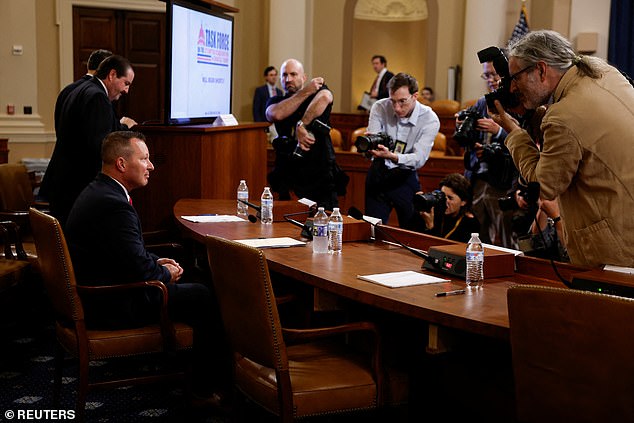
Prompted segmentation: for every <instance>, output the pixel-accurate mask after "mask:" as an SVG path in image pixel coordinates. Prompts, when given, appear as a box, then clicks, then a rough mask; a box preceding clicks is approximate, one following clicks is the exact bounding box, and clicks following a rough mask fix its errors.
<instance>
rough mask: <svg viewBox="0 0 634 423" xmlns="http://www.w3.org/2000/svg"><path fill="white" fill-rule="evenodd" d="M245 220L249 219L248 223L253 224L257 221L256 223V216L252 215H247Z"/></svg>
mask: <svg viewBox="0 0 634 423" xmlns="http://www.w3.org/2000/svg"><path fill="white" fill-rule="evenodd" d="M247 219H249V222H251V223H255V222H257V221H258V218H257V216H255V215H252V214H250V215H248V216H247Z"/></svg>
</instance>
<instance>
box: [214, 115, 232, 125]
mask: <svg viewBox="0 0 634 423" xmlns="http://www.w3.org/2000/svg"><path fill="white" fill-rule="evenodd" d="M237 124H238V120H237V119H236V118H235V116H234V115H232V114H228V115H220V116H218V117H217V118H216V120H214V123H213V125H211V126H236V125H237Z"/></svg>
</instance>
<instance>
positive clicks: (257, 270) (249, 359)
mask: <svg viewBox="0 0 634 423" xmlns="http://www.w3.org/2000/svg"><path fill="white" fill-rule="evenodd" d="M206 242H207V254H208V258H209V263H210V267H211V272H212V279H213V284H214V288H215V292H216V295H217V298H218V303H219V305H220V312H221V315H222V320H223V323H224V325H225V331H226V333H227V337H228V339H229V343H230V346H231V350H232V353H233V360H234V374H235V381H234V382H235V386H236V387H237V389H238V390H239V391H241V392H242V393H243V394H244V395H246V396H247V397H248V398H250V399H252V400H253V401H254V402H256V403H258V404H259V405H260V406H262V407H264V408H265V409H267V410H268V411H270V412H271V413H273V414H275V415H277V416H279V419H280V421H282V422H290V421H293V420H294V419H296V418H301V417H308V416H315V415H324V414H332V413H338V412H348V411H355V410H363V409H372V408H376V407H378V406H380V405H382V375H381V361H380V350H379V338H378V334H377V332H376V329H375V327H374V325H372V324H371V323H367V322H359V323H350V324H346V325H341V326H336V327H330V328H319V329H283V328H282V327H281V325H280V320H279V315H278V310H277V306H276V303H275V297H274V295H273V290H272V288H271V280H270V277H269V271H268V266H267V262H266V258H265V257H264V254H263V253H262V251H261V250H258V249H255V248H251V247H247V246H245V245H243V244H239V243H236V242H233V241H229V240H225V239H222V238H217V237H213V236H208V237H207V240H206ZM352 331H365V332H369V333H370V334H371V335H373V337H372V338H373V340H374V344H373V352H372V357H365V359H364V357H360V356H357V355H356V354H354V353H352V351H351V350H350V349H348V348H345V347H346V346H345V345H341V344H337V343H332V342H324V338H326V337H332V336H336V335H341V334H345V333H349V332H352Z"/></svg>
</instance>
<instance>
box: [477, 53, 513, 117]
mask: <svg viewBox="0 0 634 423" xmlns="http://www.w3.org/2000/svg"><path fill="white" fill-rule="evenodd" d="M478 60H479V61H480V63H485V62H492V63H493V67H494V68H495V71H496V72H497V74H498V75H500V77H501V78H502V79H501V80H500V84H499V85H498V89H497V90H495V91H491V92H490V93H488V94H486V95H485V96H484V97H485V98H486V101H487V107H488V108H489V109H491V110H495V103H494V102H495V100H498V101H499V102H500V103H501V104H502V106H503V107H504V108H505V109H509V108H513V107H517V106H518V105H519V104H520V102H519V100H518V99H517V96H516V95H515V94H513V93H511V78H510V76H511V74H510V71H509V62H508V60H507V59H506V56H505V55H504V52H503V51H502V49H500V48H499V47H495V46H491V47H487V48H485V49H484V50H480V51H479V52H478Z"/></svg>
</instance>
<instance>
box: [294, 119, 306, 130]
mask: <svg viewBox="0 0 634 423" xmlns="http://www.w3.org/2000/svg"><path fill="white" fill-rule="evenodd" d="M295 126H297V127H298V128H301V127H302V126H304V122H303V121H301V120H298V121H297V124H296V125H295Z"/></svg>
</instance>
